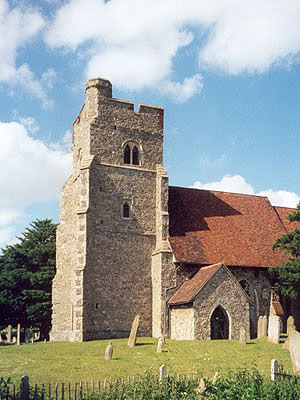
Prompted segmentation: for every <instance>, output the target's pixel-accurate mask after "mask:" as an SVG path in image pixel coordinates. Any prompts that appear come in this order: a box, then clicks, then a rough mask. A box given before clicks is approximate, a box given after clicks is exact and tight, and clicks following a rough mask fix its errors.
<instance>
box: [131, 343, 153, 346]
mask: <svg viewBox="0 0 300 400" xmlns="http://www.w3.org/2000/svg"><path fill="white" fill-rule="evenodd" d="M135 345H136V346H154V343H136V344H135Z"/></svg>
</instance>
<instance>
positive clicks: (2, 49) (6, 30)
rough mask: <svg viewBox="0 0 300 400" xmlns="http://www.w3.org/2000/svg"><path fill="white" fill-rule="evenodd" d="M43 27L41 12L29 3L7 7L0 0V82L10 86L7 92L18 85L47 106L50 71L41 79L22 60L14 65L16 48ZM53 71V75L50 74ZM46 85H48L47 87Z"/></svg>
mask: <svg viewBox="0 0 300 400" xmlns="http://www.w3.org/2000/svg"><path fill="white" fill-rule="evenodd" d="M44 26H45V21H44V18H43V17H42V15H41V14H40V13H39V12H38V11H36V10H34V9H33V8H32V7H30V6H28V5H27V6H26V8H25V6H24V7H21V6H18V7H15V8H11V9H10V8H9V5H8V2H7V1H6V0H0V55H1V57H0V82H3V83H6V84H8V85H9V86H10V87H11V89H12V90H11V93H14V89H16V88H19V87H20V86H21V87H23V88H25V89H26V90H27V91H28V92H29V93H31V94H32V95H34V96H35V97H37V98H38V99H39V100H41V102H42V106H43V107H44V108H48V107H51V105H52V103H51V101H50V100H49V98H48V95H47V89H48V88H49V80H51V79H53V77H54V74H55V73H54V71H53V70H51V69H50V70H48V71H47V72H46V73H45V74H43V75H42V77H41V79H40V80H38V79H36V78H35V76H34V74H33V72H32V70H31V69H30V66H29V65H28V64H26V63H24V64H21V65H17V56H18V50H20V49H21V48H22V47H24V46H25V45H26V44H27V43H28V42H29V41H30V40H32V39H33V38H34V37H35V36H36V35H37V34H38V33H39V32H40V31H41V30H42V29H43V27H44ZM53 73H54V74H53ZM47 85H48V86H47Z"/></svg>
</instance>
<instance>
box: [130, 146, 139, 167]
mask: <svg viewBox="0 0 300 400" xmlns="http://www.w3.org/2000/svg"><path fill="white" fill-rule="evenodd" d="M132 164H133V165H139V164H140V160H139V151H138V148H137V147H136V146H134V148H133V149H132Z"/></svg>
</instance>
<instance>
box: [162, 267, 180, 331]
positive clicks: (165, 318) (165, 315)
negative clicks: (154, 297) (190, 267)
mask: <svg viewBox="0 0 300 400" xmlns="http://www.w3.org/2000/svg"><path fill="white" fill-rule="evenodd" d="M180 267H181V264H180V263H179V264H178V265H177V267H176V268H175V285H174V286H170V287H168V288H165V299H164V305H165V310H164V326H163V338H164V339H165V336H166V324H167V292H168V291H169V290H171V289H175V288H176V287H177V271H178V269H179V268H180Z"/></svg>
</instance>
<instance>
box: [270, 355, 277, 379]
mask: <svg viewBox="0 0 300 400" xmlns="http://www.w3.org/2000/svg"><path fill="white" fill-rule="evenodd" d="M276 379H278V361H277V360H275V359H273V360H271V381H276Z"/></svg>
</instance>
